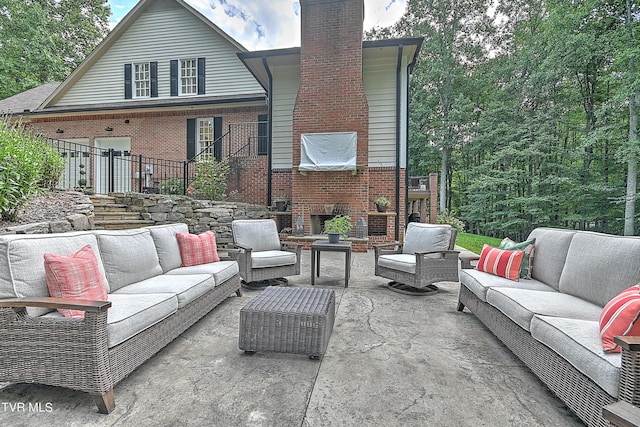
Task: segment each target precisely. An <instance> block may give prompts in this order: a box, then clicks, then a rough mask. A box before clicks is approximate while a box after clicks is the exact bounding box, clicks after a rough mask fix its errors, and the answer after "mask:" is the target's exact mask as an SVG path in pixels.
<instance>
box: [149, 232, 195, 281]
mask: <svg viewBox="0 0 640 427" xmlns="http://www.w3.org/2000/svg"><path fill="white" fill-rule="evenodd" d="M147 229H148V230H149V232H151V237H152V238H153V243H154V244H155V245H156V251H157V252H158V259H159V260H160V267H162V271H163V272H165V273H166V272H167V271H170V270H173V269H174V268H178V267H180V266H181V265H182V256H180V246H179V245H178V239H177V237H176V233H188V232H189V227H187V224H183V223H176V224H165V225H153V226H151V227H147Z"/></svg>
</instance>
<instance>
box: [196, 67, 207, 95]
mask: <svg viewBox="0 0 640 427" xmlns="http://www.w3.org/2000/svg"><path fill="white" fill-rule="evenodd" d="M204 62H205V60H204V58H198V95H204V94H205V93H206V91H205V84H204V83H205V78H204V76H205V67H204Z"/></svg>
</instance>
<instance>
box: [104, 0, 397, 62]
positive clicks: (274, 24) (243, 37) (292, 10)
mask: <svg viewBox="0 0 640 427" xmlns="http://www.w3.org/2000/svg"><path fill="white" fill-rule="evenodd" d="M186 2H187V3H188V4H190V5H191V6H192V7H194V8H195V9H197V10H199V11H200V12H201V13H202V14H203V15H205V16H207V17H208V18H209V19H210V20H211V21H213V22H214V23H215V24H216V25H217V26H218V27H220V28H222V30H224V31H225V32H226V33H227V34H229V35H230V36H231V37H233V38H234V39H236V40H237V41H238V42H240V43H241V44H242V45H243V46H244V47H246V48H247V49H249V50H262V49H276V48H284V47H293V46H300V16H299V7H300V6H299V3H298V1H293V0H186ZM136 3H137V1H136V0H109V5H110V6H111V12H112V13H113V15H112V16H111V22H112V26H115V25H116V24H117V23H118V22H119V21H120V19H122V17H123V16H125V15H126V14H127V13H128V12H129V10H131V8H132V7H133V6H135V4H136ZM364 4H365V21H364V26H365V30H366V29H370V28H373V27H386V26H389V25H391V24H393V23H394V22H396V21H397V20H398V19H399V18H400V16H402V14H403V13H404V10H405V6H406V0H364Z"/></svg>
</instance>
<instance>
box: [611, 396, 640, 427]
mask: <svg viewBox="0 0 640 427" xmlns="http://www.w3.org/2000/svg"><path fill="white" fill-rule="evenodd" d="M602 417H603V418H604V419H605V420H607V421H609V422H610V423H611V425H612V426H617V427H637V426H639V425H640V408H638V407H637V406H634V405H632V404H631V403H628V402H625V401H622V400H621V401H619V402H616V403H611V404H609V405H606V406H605V407H603V408H602Z"/></svg>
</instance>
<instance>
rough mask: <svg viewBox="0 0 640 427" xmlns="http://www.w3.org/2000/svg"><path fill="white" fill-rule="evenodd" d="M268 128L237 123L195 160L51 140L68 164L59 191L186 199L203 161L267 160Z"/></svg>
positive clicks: (262, 124)
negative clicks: (144, 194) (133, 194)
mask: <svg viewBox="0 0 640 427" xmlns="http://www.w3.org/2000/svg"><path fill="white" fill-rule="evenodd" d="M265 125H266V122H248V123H233V124H230V125H229V128H228V131H227V133H225V134H224V135H222V136H220V137H219V138H218V139H217V140H216V141H214V142H213V144H210V145H208V146H205V147H203V149H202V150H201V151H200V152H199V153H198V154H197V155H196V156H194V158H192V159H190V160H184V161H179V160H166V159H157V158H153V157H148V156H145V155H142V154H134V153H132V152H131V151H129V150H120V149H117V148H99V147H92V146H88V145H84V144H80V143H78V142H73V141H65V140H58V139H53V138H50V139H48V142H49V144H50V145H51V146H52V147H54V148H55V149H56V150H57V151H58V152H59V153H60V155H61V156H62V157H63V158H64V159H65V161H66V167H65V171H64V174H63V176H62V177H61V179H60V182H59V184H58V187H59V188H63V189H76V190H81V191H91V192H94V193H96V194H107V193H111V192H129V191H132V192H139V193H157V194H186V193H187V188H188V186H189V184H190V183H191V182H192V181H193V179H194V176H195V168H196V164H197V162H198V160H199V159H216V160H221V159H222V158H230V157H240V156H242V157H246V156H257V155H262V154H266V150H267V137H266V135H265V134H264V129H265Z"/></svg>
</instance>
